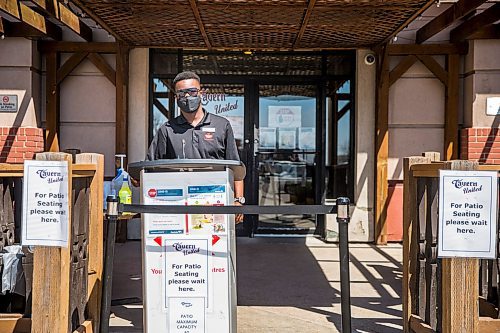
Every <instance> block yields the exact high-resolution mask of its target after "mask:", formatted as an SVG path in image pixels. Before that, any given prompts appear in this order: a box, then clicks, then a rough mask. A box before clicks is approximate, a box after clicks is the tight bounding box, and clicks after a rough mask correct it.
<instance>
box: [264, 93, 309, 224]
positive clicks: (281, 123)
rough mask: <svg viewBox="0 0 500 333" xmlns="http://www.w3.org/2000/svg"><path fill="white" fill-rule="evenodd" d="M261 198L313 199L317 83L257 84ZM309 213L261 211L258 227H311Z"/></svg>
mask: <svg viewBox="0 0 500 333" xmlns="http://www.w3.org/2000/svg"><path fill="white" fill-rule="evenodd" d="M259 93H260V95H259V96H260V98H259V152H258V155H257V159H258V169H259V170H258V171H259V204H260V205H305V204H314V193H315V192H314V190H315V185H314V181H313V177H314V167H315V166H314V155H315V153H316V86H314V85H261V86H260V89H259ZM314 227H315V222H314V217H313V216H310V215H302V214H298V215H261V216H260V218H259V229H262V228H294V229H305V230H308V229H312V228H314Z"/></svg>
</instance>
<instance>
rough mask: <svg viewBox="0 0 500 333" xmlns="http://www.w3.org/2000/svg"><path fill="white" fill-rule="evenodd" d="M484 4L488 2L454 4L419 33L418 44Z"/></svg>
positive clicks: (464, 1) (462, 1)
mask: <svg viewBox="0 0 500 333" xmlns="http://www.w3.org/2000/svg"><path fill="white" fill-rule="evenodd" d="M484 2H486V0H460V1H458V2H457V3H455V4H453V5H452V6H451V7H450V8H448V9H446V10H445V11H444V12H442V13H441V14H439V15H438V16H436V17H435V18H434V19H432V21H430V22H429V23H427V24H426V25H424V26H423V27H422V28H420V29H419V30H418V31H417V35H416V43H417V44H421V43H423V42H425V41H426V40H428V39H429V38H431V37H432V36H434V35H435V34H437V33H438V32H440V31H441V30H443V29H445V28H447V27H448V26H450V25H451V24H452V23H453V22H455V21H456V20H459V19H461V18H462V17H464V16H467V15H468V14H470V13H471V12H472V11H473V10H475V9H476V8H477V7H478V6H480V5H482V4H483V3H484Z"/></svg>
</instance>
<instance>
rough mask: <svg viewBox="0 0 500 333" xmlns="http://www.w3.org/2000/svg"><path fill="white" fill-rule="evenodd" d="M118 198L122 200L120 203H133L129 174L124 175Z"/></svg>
mask: <svg viewBox="0 0 500 333" xmlns="http://www.w3.org/2000/svg"><path fill="white" fill-rule="evenodd" d="M118 197H119V198H120V203H122V204H126V205H130V204H131V203H132V190H131V189H130V186H128V174H127V173H124V175H123V183H122V187H121V188H120V191H119V192H118Z"/></svg>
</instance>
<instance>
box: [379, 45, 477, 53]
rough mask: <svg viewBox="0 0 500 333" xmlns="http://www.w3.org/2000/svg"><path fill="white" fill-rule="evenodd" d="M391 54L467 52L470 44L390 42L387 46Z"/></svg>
mask: <svg viewBox="0 0 500 333" xmlns="http://www.w3.org/2000/svg"><path fill="white" fill-rule="evenodd" d="M387 48H388V53H389V55H391V56H396V55H408V54H413V55H419V54H425V55H439V54H466V53H467V49H468V46H467V44H466V43H461V44H390V45H388V46H387Z"/></svg>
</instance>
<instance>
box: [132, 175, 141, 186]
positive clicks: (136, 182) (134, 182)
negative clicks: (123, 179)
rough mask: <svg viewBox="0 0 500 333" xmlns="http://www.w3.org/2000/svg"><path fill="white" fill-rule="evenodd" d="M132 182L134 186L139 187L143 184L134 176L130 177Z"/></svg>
mask: <svg viewBox="0 0 500 333" xmlns="http://www.w3.org/2000/svg"><path fill="white" fill-rule="evenodd" d="M130 182H131V183H132V185H133V186H134V187H139V186H140V185H141V184H140V182H139V181H138V180H137V179H135V178H132V177H130Z"/></svg>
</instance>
